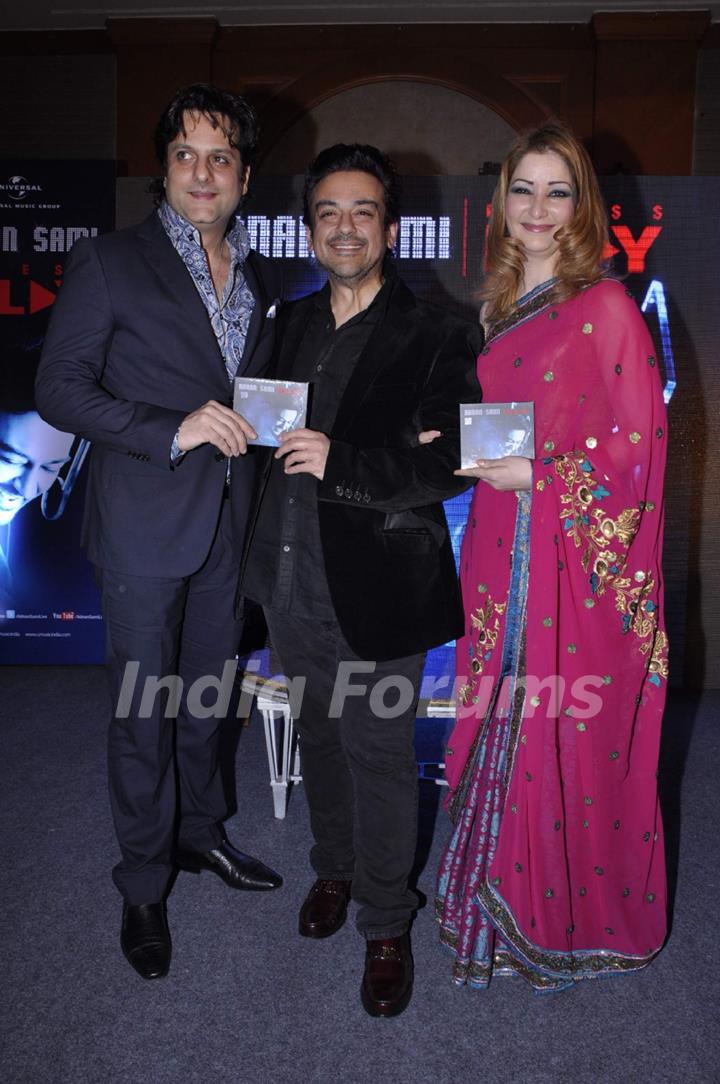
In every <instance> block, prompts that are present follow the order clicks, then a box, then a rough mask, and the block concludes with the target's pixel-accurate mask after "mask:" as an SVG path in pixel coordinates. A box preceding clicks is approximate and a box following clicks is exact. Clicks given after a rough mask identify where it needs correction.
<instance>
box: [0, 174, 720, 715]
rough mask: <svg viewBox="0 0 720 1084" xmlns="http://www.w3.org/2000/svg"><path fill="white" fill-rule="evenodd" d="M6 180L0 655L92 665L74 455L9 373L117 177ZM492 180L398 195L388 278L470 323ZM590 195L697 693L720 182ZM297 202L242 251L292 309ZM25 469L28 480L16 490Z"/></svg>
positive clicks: (652, 184) (441, 661)
mask: <svg viewBox="0 0 720 1084" xmlns="http://www.w3.org/2000/svg"><path fill="white" fill-rule="evenodd" d="M6 166H7V168H6V169H0V212H1V217H0V223H1V225H0V231H1V237H0V239H1V241H2V252H1V253H0V259H1V260H2V263H1V265H0V347H1V348H2V363H3V368H2V373H3V378H2V385H1V388H2V391H1V397H0V427H2V434H0V441H1V442H2V444H1V445H0V448H2V449H3V450H1V451H0V652H2V658H3V660H4V661H8V662H33V663H42V662H55V663H56V662H97V661H100V659H101V657H102V654H103V635H102V628H101V622H100V620H99V604H98V598H97V594H96V591H95V588H94V585H93V582H92V574H91V570H90V567H89V565H88V564H87V562H86V560H85V557H84V556H83V554H82V552H81V550H80V547H79V525H80V518H81V513H82V503H83V492H82V488H83V487H82V474H81V473H80V472H79V470H78V467H79V465H80V463H81V458H82V451H83V449H82V447H80V448H79V447H78V442H77V441H75V442H73V443H72V445H71V446H68V445H67V440H66V439H65V443H63V438H60V437H59V435H58V434H54V436H53V439H52V440H51V439H50V437H51V434H48V433H47V432H41V433H40V434H39V435H38V434H37V433H35V432H34V431H33V432H31V430H33V423H34V424H35V426H36V427H37V426H38V424H39V419H38V418H37V415H34V416H33V414H32V405H31V406H30V407H28V406H27V402H26V399H24V398H23V397H24V396H25V395H26V393H27V388H26V386H25V385H26V384H27V380H25V381H23V379H20V378H17V376H16V374H17V373H18V372H20V373H23V374H25V377H27V375H28V374H30V373H31V372H32V366H33V364H35V356H36V354H37V348H38V346H39V343H40V341H41V340H42V335H43V331H44V328H45V326H46V322H47V318H48V314H49V312H50V307H51V305H52V302H53V300H54V297H55V294H56V292H57V290H58V289H59V288H60V284H61V282H62V272H63V264H64V260H65V255H66V253H67V251H68V250H69V248H70V247H71V246H72V244H73V243H74V242H75V240H77V238H78V237H80V236H86V235H88V234H91V235H92V234H94V233H101V232H103V231H104V230H106V229H108V228H110V226H111V222H112V213H113V199H114V169H113V165H112V164H111V163H97V162H96V163H81V162H65V163H52V162H44V163H29V162H12V163H6ZM3 177H6V178H7V179H6V180H4V181H2V178H3ZM495 182H496V178H495V177H493V176H482V177H427V178H420V177H414V178H406V179H405V181H404V184H403V187H404V194H403V199H402V207H403V215H402V219H401V222H400V229H399V233H398V242H397V249H396V253H395V257H396V259H397V262H398V267H399V271H400V273H401V274H402V275H403V277H404V278H405V280H406V281H407V283H408V284H409V286H410V287H411V288H412V289H413V290H414V291H415V292H416V293H417V294H419V295H420V296H422V297H425V298H427V299H429V300H431V301H435V302H437V303H438V304H442V305H447V306H448V307H450V308H451V309H454V310H455V311H458V312H460V313H462V314H464V315H466V316H467V317H468V318H470V319H475V320H476V319H477V318H478V308H479V304H478V301H477V290H478V287H479V284H480V282H481V280H482V273H483V255H484V247H485V246H484V242H485V233H486V226H487V218H488V214H489V201H490V198H491V195H492V191H493V189H494V187H495ZM601 187H602V190H603V193H604V195H605V198H606V205H607V209H608V220H609V225H610V241H611V248H610V249H609V250H608V253H607V255H608V257H609V258H610V257H611V258H612V266H613V272H614V273H615V274H617V275H618V276H620V277H621V278H622V280H623V281H624V283H625V284H626V286H627V288H628V289H629V290H630V291H631V292H632V294H633V295H634V297H635V298H636V300H637V302H638V304H639V305H640V307H641V309H642V311H643V312H644V315H645V318H646V320H647V323H648V326H649V328H650V332H651V334H652V336H653V338H654V340H655V345H656V352H657V362H658V370H659V372H660V374H661V378H662V381H663V386H664V390H665V400H666V402H667V404H668V411H669V432H670V455H669V458H668V472H667V484H666V496H667V519H666V548H665V570H666V606H667V618H668V630H669V634H670V642H671V649H672V656H671V661H672V666H671V672H672V680H673V681H674V682H675V683H687V684H689V685H692V686H695V687H699V686H701V685H702V684H703V681H704V678H705V665H706V664H705V660H706V657H707V650H706V646H705V645H706V644H707V643H709V642H710V641H717V639H718V633H717V627H716V626H717V621H718V618H717V614H716V613H714V612H711V608H709V603H708V604H706V603H704V602H703V599H702V595H701V578H700V577H701V569H707V568H713V569H715V570H717V572H718V574H720V547H719V545H718V537H719V535H718V533H717V531H713V530H711V529H710V527H711V524H712V521H713V518H714V517H715V516H716V514H717V513H716V509H715V508H714V507H713V508H710V507H708V506H707V500H706V499H705V497H704V494H705V493H706V484H707V480H708V479H711V478H714V477H717V476H718V474H719V473H720V462H719V457H720V451H719V449H720V434H717V433H716V432H715V430H716V428H717V412H716V411H714V412H713V411H710V410H708V408H707V404H710V403H717V402H718V401H720V370H719V369H718V367H717V363H716V358H717V355H718V328H717V318H716V316H715V311H714V305H713V304H712V299H713V297H714V288H715V273H716V272H715V266H716V261H717V252H718V244H719V243H720V218H718V216H712V215H711V216H710V217H708V216H707V215H702V214H698V213H697V209H698V208H699V207H714V206H716V205H717V203H718V201H719V199H720V179H718V178H713V177H646V178H635V177H624V176H622V177H613V178H602V179H601ZM301 192H302V178H299V177H293V178H265V179H263V178H262V177H261V178H260V179H259V180H258V181H257V183H256V185H255V188H254V192H253V193H252V198H251V202H250V203H249V205H248V207H247V210H246V214H245V220H246V223H247V227H248V230H249V233H250V238H251V243H252V245H253V247H254V248H256V249H258V250H259V251H260V252H262V253H263V254H265V255H267V256H270V257H272V258H274V259H275V260H277V261H278V262H279V263H280V265H281V270H282V273H283V277H284V282H285V292H286V297H288V298H289V299H292V298H295V297H299V296H302V295H304V294H306V293H308V292H310V291H311V290H315V289H317V288H318V287H319V286H321V285H322V283H323V281H324V275H323V273H322V272H321V271H320V269H319V268H318V267H317V266H316V265H315V264H314V263H313V260H312V257H311V255H310V254H309V252H308V247H307V242H306V237H305V228H304V226H303V224H302V215H301V210H302V209H301ZM11 377H12V379H10V378H11ZM197 405H198V406H200V405H201V404H197ZM23 411H24V413H23ZM18 417H20V418H22V419H23V421H24V422H25V423H26V424H25V425H24V426H23V425H21V424H20V423H19V422H18ZM9 438H10V439H9ZM36 438H37V443H39V445H40V446H41V447H42V448H44V449H45V451H43V452H42V454H40V455H39V454H38V453H37V452H33V451H32V446H33V445H32V441H33V440H36ZM13 442H15V443H13ZM53 442H54V443H53ZM90 454H92V453H90ZM33 466H34V467H36V468H37V469H36V471H35V476H34V480H33V481H32V482H31V484H25V482H24V481H23V480H24V479H27V478H29V476H30V474H31V473H32V472H31V467H33ZM468 500H469V496H468V494H465V495H463V496H462V497H459V498H457V499H456V500H455V501H452V502H448V504H447V506H446V507H447V512H448V520H449V523H450V528H451V531H452V536H453V542H454V545H455V549H456V553H457V548H458V546H459V543H460V539H461V537H462V533H463V530H464V526H465V518H466V512H467V506H468ZM706 578H707V577H706ZM709 622H710V624H708V623H709ZM710 626H712V627H710ZM453 670H454V663H453V648H452V645H446V647H444V648H440V649H438V650H437V651H435V652H433V653H431V658H430V660H429V667H428V675H431V676H432V675H436V676H437V677H438V678H441V679H442V681H443V682H445V683H446V684H445V685H444V687H443V686H441V685H437V687H436V688H432V683H431V685H430V686H428V688H427V690H426V691H427V694H428V695H429V696H432V695H437V697H439V698H443V695H445V696H447V695H448V694H449V692H450V684H451V675H452V673H453ZM433 680H434V678H433Z"/></svg>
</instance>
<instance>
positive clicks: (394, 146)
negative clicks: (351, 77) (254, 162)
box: [262, 80, 515, 176]
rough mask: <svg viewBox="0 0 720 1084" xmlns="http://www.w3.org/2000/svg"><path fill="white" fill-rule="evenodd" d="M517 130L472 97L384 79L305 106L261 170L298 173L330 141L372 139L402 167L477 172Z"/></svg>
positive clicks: (419, 170) (426, 172)
mask: <svg viewBox="0 0 720 1084" xmlns="http://www.w3.org/2000/svg"><path fill="white" fill-rule="evenodd" d="M514 135H515V130H514V129H513V128H512V126H511V125H510V124H508V123H507V121H506V120H504V119H503V118H502V117H500V116H499V115H498V114H497V113H496V112H494V111H493V110H492V109H490V108H489V107H488V106H486V105H483V104H482V103H481V102H479V101H477V100H476V99H475V98H471V97H469V96H468V95H466V94H462V93H460V92H458V91H456V90H452V89H450V88H449V87H446V86H442V85H439V84H437V83H429V82H419V81H411V80H382V81H379V82H375V83H365V84H363V85H361V86H354V87H351V88H349V89H347V90H342V91H340V92H339V93H337V94H334V95H332V96H331V97H328V98H326V99H324V100H323V101H322V102H320V103H319V104H317V105H316V106H313V107H312V108H310V109H308V110H307V111H306V112H305V113H304V114H303V115H302V116H301V117H300V118H299V119H298V120H297V121H296V122H295V123H294V124H292V125H291V126H290V127H289V128H288V129H287V130H286V131H285V132H284V133H283V134H282V135H281V136H280V137H279V139H278V140H277V141H276V142H275V143H274V145H273V146H272V147H271V148H270V150H269V151H268V152H267V153H266V154H265V156H264V158H263V162H262V172H263V174H264V175H276V176H277V175H281V174H285V175H287V174H293V173H303V172H304V171H305V168H306V166H307V164H308V162H309V161H310V159H311V158H312V157H313V156H314V155H315V154H316V153H317V152H318V151H319V150H321V149H322V148H323V147H327V146H330V145H331V144H333V143H356V142H357V143H373V144H374V145H375V146H377V147H380V149H381V150H383V151H385V152H386V153H388V154H390V156H391V157H392V158H393V160H394V161H395V164H396V166H397V168H398V170H399V172H400V173H404V174H409V175H425V176H428V175H437V174H450V175H463V174H464V175H467V174H475V173H477V172H478V169H479V168H480V167H481V166H482V165H483V163H484V162H498V161H500V160H501V159H502V158H503V156H504V154H505V152H506V150H507V148H508V146H509V145H510V143H511V142H512V139H513V137H514Z"/></svg>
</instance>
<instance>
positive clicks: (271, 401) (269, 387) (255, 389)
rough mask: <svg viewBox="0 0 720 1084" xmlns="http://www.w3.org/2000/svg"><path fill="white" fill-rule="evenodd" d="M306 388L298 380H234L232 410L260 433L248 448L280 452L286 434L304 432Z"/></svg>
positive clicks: (238, 378) (250, 442)
mask: <svg viewBox="0 0 720 1084" xmlns="http://www.w3.org/2000/svg"><path fill="white" fill-rule="evenodd" d="M307 394H308V386H307V384H304V383H301V382H300V381H297V380H256V379H253V378H252V377H245V376H238V377H236V378H235V396H234V399H233V410H235V411H236V412H237V413H238V414H242V416H243V418H245V419H246V421H249V422H250V424H251V425H252V427H253V429H254V430H255V432H256V433H257V438H256V439H255V440H249V441H248V444H263V445H265V446H266V447H268V448H277V447H279V445H280V437H281V436H282V434H283V433H289V432H290V431H291V430H292V429H302V428H303V426H304V425H305V418H306V415H307Z"/></svg>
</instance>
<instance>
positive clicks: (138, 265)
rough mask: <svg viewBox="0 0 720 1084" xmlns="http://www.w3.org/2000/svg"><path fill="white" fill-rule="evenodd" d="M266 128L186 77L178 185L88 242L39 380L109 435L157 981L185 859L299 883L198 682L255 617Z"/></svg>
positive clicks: (104, 497)
mask: <svg viewBox="0 0 720 1084" xmlns="http://www.w3.org/2000/svg"><path fill="white" fill-rule="evenodd" d="M256 139H257V121H256V117H255V114H254V112H253V110H252V109H251V108H250V106H249V105H248V104H247V103H246V102H245V101H244V99H242V98H240V97H239V96H237V95H234V94H229V93H226V92H224V91H219V90H217V89H216V88H214V87H210V86H207V85H205V84H196V85H193V86H191V87H188V88H186V89H184V90H182V91H180V92H178V94H177V95H176V96H175V98H174V99H173V101H172V102H171V103H170V105H169V106H168V108H167V110H166V111H165V113H164V114H163V116H162V118H161V120H160V123H159V124H158V128H157V132H156V149H157V151H158V157H159V159H160V162H161V164H162V167H163V174H164V178H163V189H164V192H163V196H164V198H163V199H162V200H161V202H160V204H159V206H158V210H157V212H156V213H154V214H153V215H151V217H150V218H149V219H147V220H146V221H145V222H143V223H142V224H141V225H139V226H137V227H132V228H130V229H126V230H121V231H119V232H117V233H113V234H107V235H105V236H103V237H99V238H97V239H95V240H92V241H81V242H79V243H78V244H77V245H76V246H75V248H74V249H73V252H72V255H71V259H70V260H69V262H68V267H67V270H66V275H65V282H64V285H63V287H62V290H61V291H60V295H59V297H58V300H57V302H56V305H55V310H54V312H53V316H52V320H51V322H50V328H49V331H48V335H47V338H46V342H45V348H44V351H43V357H42V362H41V366H40V371H39V374H38V380H37V387H36V396H37V405H38V409H39V411H40V413H41V414H42V416H43V417H44V418H46V420H47V421H49V422H50V423H51V424H52V425H54V426H56V427H57V428H59V429H63V430H67V431H68V432H72V433H78V434H80V435H82V436H83V437H86V438H88V439H89V440H91V441H92V442H93V450H92V454H91V459H90V470H89V478H88V486H87V503H86V511H85V522H84V528H83V535H84V543H85V545H86V547H87V550H88V555H89V557H90V559H91V560H92V561H93V563H94V564H95V566H96V568H97V573H98V581H99V583H100V586H101V589H102V596H103V614H104V617H105V622H106V628H107V640H108V648H107V652H108V668H109V675H110V685H111V693H112V697H113V703H114V715H113V719H112V722H111V726H110V738H109V774H110V797H111V804H112V810H113V816H114V820H115V827H116V831H117V835H118V840H119V843H120V849H121V853H122V859H121V861H120V863H119V864H118V865H117V866H116V867H115V869H114V871H113V877H114V880H115V883H116V885H117V887H118V888H119V890H120V892H121V893H122V896H123V899H124V905H123V919H122V932H121V945H122V948H123V952H124V953H125V955H126V957H127V959H128V960H129V962H130V963H131V964H132V966H133V967H134V968H135V969H136V970H137V971H138V972H139V974H140V975H142V976H143V978H146V979H151V978H158V977H160V976H162V975H164V974H166V973H167V970H168V967H169V964H170V937H169V932H168V926H167V916H166V909H165V902H164V901H165V897H166V894H167V889H168V885H169V882H170V878H171V875H172V872H173V868H174V866H175V865H179V866H180V867H181V868H183V869H188V870H191V871H193V872H199V871H200V870H202V869H207V870H212V871H213V872H215V873H216V874H218V875H219V876H220V877H221V878H222V879H223V880H224V881H225V882H226V883H227V884H229V885H230V886H231V887H234V888H243V889H255V890H258V889H271V888H276V887H278V886H279V885H280V884H281V883H282V880H281V878H280V877H279V876H278V874H276V873H274V872H273V871H272V870H271V869H269V868H268V867H266V866H264V865H263V864H262V863H261V862H259V861H258V860H257V859H254V858H251V857H249V856H248V855H245V854H243V853H242V852H240V851H237V850H236V849H235V848H234V847H233V846H232V845H231V844H230V843H229V842H228V840H227V839H226V838H225V836H224V834H223V831H222V827H221V825H222V821H223V819H224V818H225V816H226V815H227V809H226V803H225V799H224V794H223V787H222V782H221V776H220V771H219V764H218V730H219V723H220V719H219V718H211V717H208V716H209V715H210V714H211V713H210V711H208V709H207V708H206V707H203V705H202V704H201V703H200V698H199V690H200V688H201V687H202V686H203V685H205V686H206V687H207V686H208V685H212V683H213V681H215V682H216V683H217V682H220V681H221V679H222V676H223V675H224V681H225V683H227V681H228V674H229V673H230V671H231V670H232V665H231V667H230V668H227V667H226V665H225V664H226V661H227V660H234V659H235V655H236V651H237V645H238V640H239V635H240V624H239V622H238V620H237V618H236V616H235V613H234V609H233V603H234V597H235V589H236V584H237V576H238V558H239V554H240V552H241V547H242V541H243V537H244V533H245V524H246V518H247V512H248V504H249V499H250V494H251V490H252V485H253V478H254V467H255V463H254V450H253V449H250V451H248V445H247V440H248V438H251V439H252V438H253V437H254V436H255V432H254V430H253V429H252V427H251V426H250V425H249V424H248V423H247V422H246V421H245V420H244V419H243V418H242V417H241V416H240V415H238V414H235V413H234V412H233V411H232V409H231V408H230V403H231V389H232V381H233V379H234V377H235V376H236V375H244V376H261V375H262V374H263V373H264V372H265V370H266V367H267V365H268V363H269V361H270V357H271V353H272V346H273V339H274V320H273V317H274V314H275V302H276V300H277V298H278V294H279V282H278V277H277V274H276V271H275V269H274V267H273V266H272V264H271V263H270V261H268V260H266V259H264V258H263V257H262V256H259V255H258V254H257V253H255V252H252V251H251V250H250V246H249V242H248V237H247V233H246V231H245V229H244V227H243V225H242V223H241V221H240V220H239V219H236V217H235V213H236V211H237V210H238V208H239V205H240V203H241V201H242V198H243V196H244V195H245V193H246V191H247V185H248V178H249V174H250V167H251V165H252V161H253V157H254V153H255V148H256ZM163 678H164V679H165V680H164V681H163V682H162V686H163V692H161V693H160V695H157V692H158V684H157V683H158V681H160V680H161V679H163ZM198 679H201V680H200V681H199V683H198V684H195V685H194V683H196V682H198ZM188 693H189V694H190V695H188ZM222 699H223V697H222V693H221V694H220V695H219V696H218V701H220V700H222ZM215 714H220V712H217V713H215ZM175 718H176V720H177V723H176V726H174V724H173V720H174V719H175Z"/></svg>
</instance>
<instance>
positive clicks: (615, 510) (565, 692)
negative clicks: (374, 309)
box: [437, 279, 667, 990]
mask: <svg viewBox="0 0 720 1084" xmlns="http://www.w3.org/2000/svg"><path fill="white" fill-rule="evenodd" d="M551 298H552V287H551V285H550V286H544V287H538V289H537V290H536V291H534V292H533V293H532V294H530V295H528V296H527V297H526V298H525V299H523V301H522V303H521V305H520V306H519V309H518V311H517V312H516V313H515V314H513V316H512V317H511V318H509V319H508V320H506V321H504V322H502V323H499V324H497V325H495V326H494V327H493V328H492V329H491V331H490V334H489V336H488V341H487V345H486V347H485V349H484V351H483V353H482V355H481V356H480V358H479V359H478V376H479V379H480V383H481V385H482V387H483V395H484V399H485V401H486V402H508V401H513V400H515V401H518V400H519V401H526V400H532V401H533V402H534V403H535V455H536V459H535V462H534V467H533V488H532V491H531V492H528V493H524V494H519V495H516V494H515V493H500V492H496V491H495V490H493V489H491V488H490V487H489V486H487V485H485V484H484V483H482V482H478V484H477V486H476V488H475V492H474V496H473V502H472V506H471V510H470V514H469V520H468V526H467V530H466V533H465V538H464V542H463V548H462V555H461V579H462V588H463V598H464V603H465V613H466V620H467V625H466V630H465V636H464V638H463V639H462V640H459V641H458V651H457V667H458V685H459V700H458V720H457V723H456V726H455V729H454V731H453V733H452V735H451V738H450V741H449V746H448V755H447V769H446V774H447V779H448V782H449V784H450V787H451V795H450V802H449V808H450V811H451V815H452V817H453V820H454V822H455V826H456V827H455V831H454V834H453V837H452V839H451V842H450V844H449V846H448V848H447V850H446V852H445V854H444V856H443V860H442V864H441V868H440V874H439V885H438V899H437V914H438V919H439V921H440V926H441V937H442V939H443V941H444V942H445V943H446V944H448V945H449V946H450V947H451V948H452V949H453V951H454V954H455V966H454V978H455V981H456V982H458V983H464V982H469V983H470V984H472V985H475V986H480V987H482V986H485V985H487V983H488V981H489V979H490V977H491V975H492V974H493V973H496V974H497V973H514V974H520V975H523V976H524V977H525V978H526V979H528V981H529V982H530V983H531V984H532V985H533V986H534V987H535V988H536V989H537V990H551V989H560V988H563V987H565V986H569V985H572V983H574V982H576V981H578V980H579V979H582V978H586V977H590V976H597V975H602V974H608V973H616V972H626V971H631V970H634V969H637V968H640V967H642V966H644V965H645V964H647V963H649V961H650V960H651V959H652V957H653V956H654V955H655V954H656V953H657V952H658V950H659V949H660V948H661V947H662V944H663V941H664V938H665V930H666V926H665V922H666V907H665V862H664V851H663V835H662V825H661V820H660V813H659V808H658V798H657V778H656V771H657V761H658V747H659V739H660V724H661V719H662V712H663V706H664V700H665V685H666V678H667V638H666V635H665V632H664V628H663V619H662V572H661V566H660V560H661V543H662V530H663V504H662V486H663V472H664V464H665V451H666V443H667V441H666V433H665V425H666V421H665V408H664V404H663V398H662V390H661V386H660V378H659V373H658V367H657V364H656V361H655V357H654V348H653V345H652V341H651V339H650V336H649V334H648V331H647V329H646V327H645V324H644V322H643V319H642V317H641V315H640V313H639V312H638V310H637V307H636V305H635V303H634V301H633V300H632V298H631V297H630V296H629V295H628V294H627V292H626V291H625V289H624V287H623V286H622V285H621V284H620V283H618V282H616V281H613V280H610V279H605V280H603V281H601V282H600V283H598V284H596V285H595V286H592V287H589V288H588V289H586V290H584V291H583V292H582V293H580V294H579V295H578V296H577V297H575V298H573V299H571V300H570V301H565V302H562V303H558V304H552V300H551Z"/></svg>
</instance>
